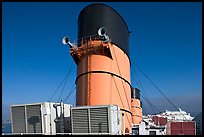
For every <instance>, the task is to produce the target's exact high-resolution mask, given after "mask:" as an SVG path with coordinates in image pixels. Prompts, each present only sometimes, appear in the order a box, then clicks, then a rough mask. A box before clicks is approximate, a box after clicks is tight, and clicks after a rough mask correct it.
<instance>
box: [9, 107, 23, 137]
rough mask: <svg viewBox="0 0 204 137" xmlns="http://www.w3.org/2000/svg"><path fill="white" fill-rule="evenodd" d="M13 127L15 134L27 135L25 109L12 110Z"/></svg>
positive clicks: (13, 108) (15, 108)
mask: <svg viewBox="0 0 204 137" xmlns="http://www.w3.org/2000/svg"><path fill="white" fill-rule="evenodd" d="M11 111H12V126H13V133H25V132H26V126H25V107H24V106H13V107H12V109H11Z"/></svg>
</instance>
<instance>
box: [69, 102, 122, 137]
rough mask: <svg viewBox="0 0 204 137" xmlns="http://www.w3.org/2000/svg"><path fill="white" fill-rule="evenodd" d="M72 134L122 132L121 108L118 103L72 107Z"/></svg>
mask: <svg viewBox="0 0 204 137" xmlns="http://www.w3.org/2000/svg"><path fill="white" fill-rule="evenodd" d="M71 123H72V134H120V127H121V125H120V108H119V107H118V106H116V105H108V106H83V107H74V108H71Z"/></svg>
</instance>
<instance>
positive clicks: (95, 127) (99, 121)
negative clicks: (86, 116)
mask: <svg viewBox="0 0 204 137" xmlns="http://www.w3.org/2000/svg"><path fill="white" fill-rule="evenodd" d="M90 121H91V133H108V132H109V130H108V129H109V128H108V108H91V109H90Z"/></svg>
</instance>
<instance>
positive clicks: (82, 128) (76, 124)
mask: <svg viewBox="0 0 204 137" xmlns="http://www.w3.org/2000/svg"><path fill="white" fill-rule="evenodd" d="M72 120H73V121H72V122H73V123H72V128H73V133H89V121H88V109H73V110H72Z"/></svg>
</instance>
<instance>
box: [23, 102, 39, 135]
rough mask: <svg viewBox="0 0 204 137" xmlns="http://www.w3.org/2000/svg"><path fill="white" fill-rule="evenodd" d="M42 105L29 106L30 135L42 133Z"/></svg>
mask: <svg viewBox="0 0 204 137" xmlns="http://www.w3.org/2000/svg"><path fill="white" fill-rule="evenodd" d="M40 108H41V105H27V106H26V111H27V126H28V133H42V119H41V109H40Z"/></svg>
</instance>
